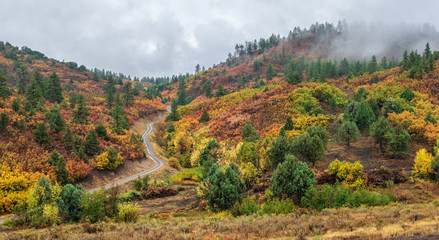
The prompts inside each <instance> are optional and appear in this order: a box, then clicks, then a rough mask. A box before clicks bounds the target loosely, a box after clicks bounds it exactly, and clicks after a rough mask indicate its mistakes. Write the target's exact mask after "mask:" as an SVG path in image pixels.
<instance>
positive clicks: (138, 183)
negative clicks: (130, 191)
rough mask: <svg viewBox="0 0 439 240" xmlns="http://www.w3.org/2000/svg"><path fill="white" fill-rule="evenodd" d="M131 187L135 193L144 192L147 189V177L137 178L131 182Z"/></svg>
mask: <svg viewBox="0 0 439 240" xmlns="http://www.w3.org/2000/svg"><path fill="white" fill-rule="evenodd" d="M133 187H134V189H135V190H136V191H146V190H148V188H149V175H146V176H144V177H143V178H140V177H138V178H137V179H136V180H134V181H133Z"/></svg>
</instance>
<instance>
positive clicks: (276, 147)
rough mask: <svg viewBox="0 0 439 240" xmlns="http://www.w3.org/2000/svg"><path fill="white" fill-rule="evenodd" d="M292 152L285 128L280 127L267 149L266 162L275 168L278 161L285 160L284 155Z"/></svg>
mask: <svg viewBox="0 0 439 240" xmlns="http://www.w3.org/2000/svg"><path fill="white" fill-rule="evenodd" d="M292 153H293V149H292V143H291V141H290V140H288V137H287V136H286V134H285V130H284V129H282V130H281V131H280V132H279V134H278V135H277V138H276V140H275V141H274V142H273V144H272V145H271V147H270V149H269V150H268V164H269V165H270V166H271V168H272V169H276V167H277V165H278V164H279V163H282V162H283V161H285V156H286V155H288V154H292Z"/></svg>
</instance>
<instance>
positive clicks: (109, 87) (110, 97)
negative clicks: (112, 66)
mask: <svg viewBox="0 0 439 240" xmlns="http://www.w3.org/2000/svg"><path fill="white" fill-rule="evenodd" d="M114 85H115V81H114V78H113V76H111V75H110V76H108V78H107V83H106V84H105V87H104V88H105V94H106V95H105V96H106V101H107V104H108V108H110V109H111V108H112V106H113V103H114V100H115V98H114V94H115V93H116V87H115V86H114Z"/></svg>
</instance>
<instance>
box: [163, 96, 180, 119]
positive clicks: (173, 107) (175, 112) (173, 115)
mask: <svg viewBox="0 0 439 240" xmlns="http://www.w3.org/2000/svg"><path fill="white" fill-rule="evenodd" d="M178 120H180V114H178V103H177V101H176V100H175V99H173V100H172V103H171V113H169V114H168V115H167V116H166V121H178Z"/></svg>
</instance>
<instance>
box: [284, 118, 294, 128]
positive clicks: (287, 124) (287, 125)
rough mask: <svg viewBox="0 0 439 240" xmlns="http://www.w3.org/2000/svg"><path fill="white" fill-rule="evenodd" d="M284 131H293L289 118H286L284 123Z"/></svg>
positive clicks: (291, 121) (291, 120)
mask: <svg viewBox="0 0 439 240" xmlns="http://www.w3.org/2000/svg"><path fill="white" fill-rule="evenodd" d="M284 129H285V131H291V130H293V129H294V123H293V119H292V117H291V116H288V117H287V120H286V121H285V125H284Z"/></svg>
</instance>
